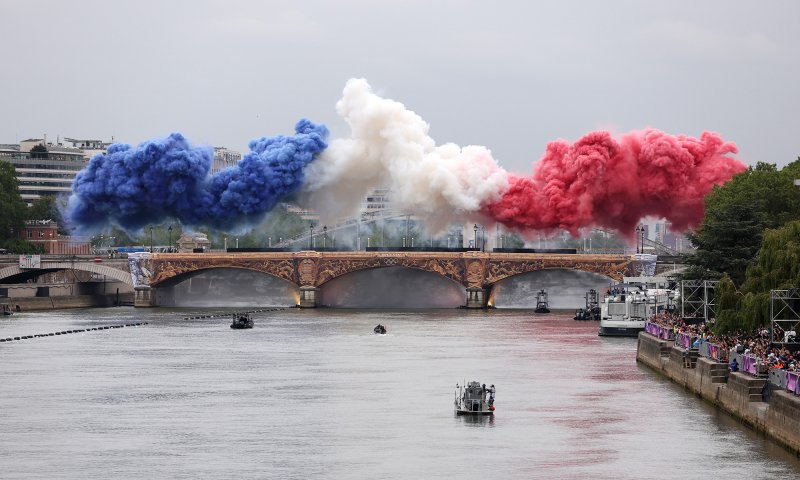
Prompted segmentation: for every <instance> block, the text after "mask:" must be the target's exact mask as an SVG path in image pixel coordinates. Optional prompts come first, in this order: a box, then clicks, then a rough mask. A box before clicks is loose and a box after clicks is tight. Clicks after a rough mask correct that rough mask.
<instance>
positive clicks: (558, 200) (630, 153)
mask: <svg viewBox="0 0 800 480" xmlns="http://www.w3.org/2000/svg"><path fill="white" fill-rule="evenodd" d="M336 109H337V112H338V113H339V115H340V116H341V117H342V118H343V119H344V120H345V122H347V124H348V125H349V126H350V129H351V135H350V138H346V139H338V140H334V141H333V142H332V143H331V146H330V147H329V148H328V149H327V150H326V151H325V152H323V153H322V155H321V156H320V159H319V160H318V161H317V162H315V163H314V164H313V165H311V166H309V169H308V181H307V182H306V184H305V185H304V188H303V191H302V193H303V195H305V197H306V198H307V199H308V203H309V204H310V205H311V207H312V208H314V209H315V210H317V211H320V212H323V213H325V214H327V215H328V216H330V217H332V218H342V217H346V216H349V215H354V214H355V213H356V212H357V211H358V210H359V207H360V206H361V202H363V199H364V197H365V195H366V194H367V193H369V192H370V190H371V189H372V188H374V187H384V188H389V189H390V192H391V193H390V196H391V201H392V207H393V208H395V209H396V210H398V211H399V212H400V213H412V214H414V215H415V217H416V218H417V219H419V220H422V221H423V222H424V223H425V224H426V225H427V227H428V228H429V229H430V230H432V231H441V230H442V229H444V227H446V225H447V224H448V223H451V222H454V221H462V220H470V221H473V220H476V219H482V221H483V222H485V223H492V222H499V223H501V224H503V225H505V226H506V227H509V228H511V229H514V230H517V231H520V232H522V233H530V232H532V231H541V230H544V231H548V230H555V229H565V230H568V231H569V232H570V233H572V234H573V235H577V234H578V232H579V230H580V229H582V228H587V227H604V228H613V229H617V230H619V231H620V232H623V234H625V232H631V235H632V232H633V229H634V227H635V226H636V224H637V223H638V222H639V221H640V220H641V219H642V218H645V217H648V216H651V217H658V218H666V219H667V220H669V221H670V222H671V223H672V228H673V229H675V230H685V229H686V228H689V227H693V226H696V225H697V224H698V223H699V222H700V221H701V220H702V217H703V198H704V197H705V195H707V194H708V193H709V192H710V191H711V189H712V188H713V186H714V185H717V184H721V183H724V182H726V181H728V180H730V179H731V178H732V176H733V175H734V174H736V173H739V172H741V171H743V170H745V168H746V167H745V166H744V165H743V164H742V163H741V162H739V161H737V160H735V159H733V158H731V157H728V156H727V155H728V154H731V153H736V152H737V149H736V146H735V145H734V144H733V143H729V142H724V141H723V140H722V139H721V138H720V136H719V135H717V134H715V133H709V132H705V133H703V134H702V135H701V137H700V138H699V139H696V138H691V137H686V136H682V135H679V136H673V135H668V134H666V133H663V132H660V131H658V130H653V129H649V130H644V131H639V132H632V133H628V134H624V135H622V136H621V137H619V138H618V139H614V138H613V137H612V136H611V134H610V133H608V132H605V131H597V132H591V133H589V134H587V135H585V136H584V137H583V138H581V139H580V140H578V141H577V142H575V143H574V144H570V143H568V142H567V141H564V140H557V141H555V142H551V143H550V144H548V146H547V149H546V152H545V154H544V156H543V157H542V158H541V159H540V161H539V162H537V163H536V164H535V166H534V172H533V175H532V176H530V177H523V176H519V175H513V174H509V173H508V172H506V171H505V170H503V169H502V168H501V167H500V166H499V165H498V164H497V163H496V162H495V160H494V159H493V158H492V156H491V153H490V151H489V150H488V149H487V148H485V147H481V146H467V147H463V148H461V147H459V146H457V145H454V144H452V143H448V144H444V145H441V146H436V143H435V142H434V140H433V139H432V138H430V136H428V129H429V126H428V124H427V123H426V122H425V121H424V120H423V119H422V118H421V117H420V116H419V115H417V114H416V113H414V112H412V111H410V110H408V109H406V107H405V106H404V105H403V104H401V103H398V102H395V101H393V100H388V99H384V98H381V97H379V96H377V95H375V94H374V93H372V91H371V88H370V86H369V84H368V83H367V82H366V81H365V80H363V79H351V80H350V81H348V82H347V85H346V86H345V88H344V92H343V96H342V99H341V100H339V102H338V103H337V105H336Z"/></svg>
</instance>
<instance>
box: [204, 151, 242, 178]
mask: <svg viewBox="0 0 800 480" xmlns="http://www.w3.org/2000/svg"><path fill="white" fill-rule="evenodd" d="M241 159H242V154H241V153H239V152H237V151H235V150H228V149H227V148H225V147H214V161H213V162H212V163H211V175H215V174H217V173H219V172H221V171H222V170H225V169H226V168H228V167H232V166H234V165H236V164H237V163H239V160H241Z"/></svg>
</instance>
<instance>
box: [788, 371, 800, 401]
mask: <svg viewBox="0 0 800 480" xmlns="http://www.w3.org/2000/svg"><path fill="white" fill-rule="evenodd" d="M786 390H788V391H790V392H792V393H794V394H795V395H800V373H797V372H786Z"/></svg>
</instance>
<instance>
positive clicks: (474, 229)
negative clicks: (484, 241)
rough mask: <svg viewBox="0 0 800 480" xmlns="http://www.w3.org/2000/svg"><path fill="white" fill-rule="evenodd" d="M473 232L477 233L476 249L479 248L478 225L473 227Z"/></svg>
mask: <svg viewBox="0 0 800 480" xmlns="http://www.w3.org/2000/svg"><path fill="white" fill-rule="evenodd" d="M472 231H473V232H475V245H474V246H475V248H478V224H477V223H476V224H475V226H474V227H472Z"/></svg>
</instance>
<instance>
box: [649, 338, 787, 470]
mask: <svg viewBox="0 0 800 480" xmlns="http://www.w3.org/2000/svg"><path fill="white" fill-rule="evenodd" d="M636 360H637V361H638V362H640V363H642V364H644V365H646V366H648V367H650V368H651V369H653V370H655V371H657V372H659V373H661V374H663V375H664V376H666V377H667V378H669V379H670V380H672V381H674V382H675V383H677V384H679V385H681V386H683V387H684V388H686V389H687V390H689V391H691V392H693V393H695V394H696V395H697V396H699V397H701V398H703V399H704V400H706V401H708V402H709V403H711V404H713V405H714V406H716V407H718V408H721V409H723V410H724V411H726V412H728V413H730V414H731V415H733V416H735V417H736V418H738V419H740V420H741V421H742V422H744V423H745V424H747V425H749V426H750V427H752V428H753V429H755V430H757V431H759V432H762V433H764V434H765V435H767V436H768V437H770V438H772V439H774V440H776V441H777V442H779V443H781V444H782V445H784V446H785V447H787V448H788V449H789V450H791V451H792V452H793V453H794V454H795V455H800V397H798V396H797V395H793V394H791V393H789V392H786V391H784V390H772V391H771V392H770V394H769V395H766V396H765V395H763V393H762V391H764V387H765V384H766V382H767V380H766V378H761V377H753V376H751V375H749V374H746V373H742V372H730V371H729V369H728V365H727V364H724V363H718V362H715V361H713V360H711V359H709V358H704V357H697V356H696V355H693V354H690V352H689V351H686V350H684V349H683V348H680V347H676V346H675V345H674V342H673V341H671V340H662V339H659V338H657V337H655V336H653V335H651V334H649V333H646V332H642V333H640V334H639V340H638V345H637V348H636ZM765 397H766V398H765Z"/></svg>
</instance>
